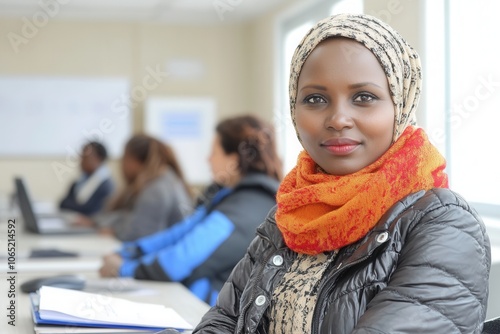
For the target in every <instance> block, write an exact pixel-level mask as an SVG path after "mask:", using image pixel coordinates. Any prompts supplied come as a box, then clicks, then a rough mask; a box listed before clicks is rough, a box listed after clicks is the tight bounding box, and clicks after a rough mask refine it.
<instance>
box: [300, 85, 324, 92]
mask: <svg viewBox="0 0 500 334" xmlns="http://www.w3.org/2000/svg"><path fill="white" fill-rule="evenodd" d="M306 88H313V89H318V90H324V91H326V90H327V88H326V87H325V86H321V85H306V86H304V87H302V88H301V89H300V90H303V89H306Z"/></svg>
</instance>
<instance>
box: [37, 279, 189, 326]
mask: <svg viewBox="0 0 500 334" xmlns="http://www.w3.org/2000/svg"><path fill="white" fill-rule="evenodd" d="M31 301H32V306H33V320H34V322H35V324H36V325H37V327H36V328H35V330H36V332H37V334H49V333H54V334H56V333H60V330H63V329H65V330H66V332H64V333H67V330H68V327H71V333H154V332H156V331H159V330H162V329H165V328H174V329H177V330H180V331H182V330H187V329H192V326H191V325H190V324H189V323H188V322H186V321H185V320H184V319H183V318H182V317H181V316H180V315H179V314H178V313H177V312H175V311H174V310H173V309H171V308H167V307H165V306H163V305H157V304H146V303H137V302H132V301H129V300H125V299H120V298H114V297H110V296H106V295H101V294H94V293H88V292H82V291H76V290H69V289H62V288H54V287H49V286H43V287H42V288H40V290H39V291H38V293H36V294H32V295H31ZM39 325H51V326H50V328H51V329H50V330H49V329H48V328H49V327H44V326H39ZM54 325H56V326H54ZM58 330H59V332H58Z"/></svg>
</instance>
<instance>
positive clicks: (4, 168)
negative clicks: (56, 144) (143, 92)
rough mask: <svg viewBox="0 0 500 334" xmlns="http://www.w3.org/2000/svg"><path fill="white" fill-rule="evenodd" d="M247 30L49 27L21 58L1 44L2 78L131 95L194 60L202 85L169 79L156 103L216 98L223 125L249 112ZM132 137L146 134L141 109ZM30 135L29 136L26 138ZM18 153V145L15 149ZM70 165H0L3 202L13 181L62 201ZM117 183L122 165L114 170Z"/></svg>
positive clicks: (7, 23) (30, 161) (11, 24)
mask: <svg viewBox="0 0 500 334" xmlns="http://www.w3.org/2000/svg"><path fill="white" fill-rule="evenodd" d="M21 25H22V22H20V21H19V20H6V19H2V20H0V31H2V32H9V31H13V32H19V31H20V30H21ZM248 30H249V29H248V26H247V25H245V24H240V25H234V26H228V25H217V26H216V25H214V26H208V27H207V26H172V25H160V24H146V23H142V24H140V23H107V22H64V21H58V22H50V24H48V25H47V26H46V27H44V28H43V29H40V31H39V33H38V35H37V36H36V37H35V38H33V39H31V40H29V42H28V43H27V44H26V45H20V46H19V49H20V52H19V53H17V54H16V53H15V52H14V51H13V49H12V48H11V45H10V44H9V42H8V40H7V39H6V38H2V39H0V54H2V61H1V62H0V75H9V74H10V75H55V76H124V77H127V78H129V80H130V82H131V85H132V87H133V86H135V85H141V81H142V79H143V78H144V77H145V76H146V74H147V72H146V68H147V67H150V68H156V67H157V65H158V66H160V67H161V68H163V69H164V66H165V64H166V63H167V61H169V60H171V59H185V58H189V59H196V60H199V61H200V62H201V63H202V64H203V65H204V67H205V70H206V71H205V75H204V76H203V77H202V78H200V79H199V80H189V81H186V80H180V79H175V78H169V77H168V76H167V77H166V78H165V79H164V81H163V82H161V84H160V85H159V86H158V87H157V88H156V89H155V90H153V91H150V92H148V94H149V95H150V96H162V95H166V96H168V95H175V96H197V95H202V96H214V97H215V98H216V100H217V106H218V110H217V111H218V117H225V116H228V115H231V114H234V113H241V112H244V111H250V110H251V103H250V95H251V94H250V90H251V86H250V82H249V81H248V79H247V78H248V77H249V73H250V70H251V69H250V67H249V66H248V64H249V63H250V52H249V43H248ZM133 113H134V114H133V120H134V123H133V129H134V131H141V130H142V128H143V122H142V120H143V103H138V104H137V106H136V107H135V108H134V110H133ZM20 131H21V129H20ZM27 135H29V134H27ZM10 144H11V145H15V143H10ZM64 159H65V157H48V158H43V159H40V158H37V159H34V158H30V157H26V158H23V159H14V158H10V159H7V158H2V159H1V160H0V170H1V171H0V194H8V193H11V192H12V190H13V182H12V177H13V176H14V175H23V176H25V177H26V179H27V180H28V182H29V185H30V190H31V191H32V193H33V196H34V197H35V198H37V199H40V200H48V201H54V200H57V199H58V198H60V197H61V196H62V195H63V192H64V191H65V190H66V188H67V185H68V183H69V182H70V181H71V180H72V179H74V178H75V177H76V175H77V174H78V168H74V169H73V170H72V172H70V173H66V174H64V177H63V180H62V182H61V181H59V180H58V178H57V175H56V174H55V173H54V171H53V170H52V166H51V164H52V163H53V162H54V161H57V162H61V163H64V162H65V160H64ZM111 166H112V169H113V171H114V174H115V176H117V177H119V173H118V162H117V161H113V162H111Z"/></svg>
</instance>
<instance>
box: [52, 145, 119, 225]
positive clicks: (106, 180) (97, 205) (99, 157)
mask: <svg viewBox="0 0 500 334" xmlns="http://www.w3.org/2000/svg"><path fill="white" fill-rule="evenodd" d="M107 158H108V153H107V151H106V148H105V147H104V145H102V144H101V143H99V142H95V141H92V142H89V143H87V144H85V145H84V146H83V148H82V154H81V160H80V168H81V170H82V175H81V176H80V178H79V179H78V180H77V181H75V182H73V183H72V184H71V187H70V188H69V191H68V193H67V194H66V196H65V197H64V198H63V199H62V200H61V202H60V203H59V207H60V208H61V209H63V210H70V211H75V212H78V213H81V214H84V215H93V214H95V213H97V212H99V211H101V210H102V208H103V207H104V205H105V202H106V200H107V199H108V197H109V196H110V195H111V193H112V192H113V188H114V187H113V180H112V179H111V173H110V171H109V169H108V167H107V166H106V160H107Z"/></svg>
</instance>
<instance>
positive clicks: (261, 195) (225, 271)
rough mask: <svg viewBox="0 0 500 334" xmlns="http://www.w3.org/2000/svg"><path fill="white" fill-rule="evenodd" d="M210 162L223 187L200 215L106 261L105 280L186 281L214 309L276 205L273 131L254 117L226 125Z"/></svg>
mask: <svg viewBox="0 0 500 334" xmlns="http://www.w3.org/2000/svg"><path fill="white" fill-rule="evenodd" d="M209 161H210V165H211V170H212V175H213V179H214V181H215V183H216V184H218V185H220V186H219V187H218V188H217V187H213V186H212V187H209V188H208V191H206V192H205V193H204V194H203V196H201V200H200V201H199V202H198V203H200V204H199V205H198V206H197V208H196V210H195V212H194V213H193V214H192V215H191V216H189V217H187V218H186V219H184V220H183V221H181V222H179V223H178V224H176V225H175V226H173V227H172V228H170V229H167V230H165V231H162V232H159V233H157V234H154V235H152V236H149V237H145V238H142V239H139V240H138V241H136V242H134V243H125V244H124V245H123V247H122V249H121V250H120V251H119V253H118V254H111V255H108V256H106V257H105V258H104V264H103V266H102V267H101V269H100V274H101V276H104V277H113V276H124V277H135V278H138V279H149V280H159V281H176V282H181V283H183V284H184V285H185V286H187V287H188V288H189V289H190V290H191V291H192V292H193V293H194V294H195V295H197V296H198V297H199V298H200V299H202V300H205V301H206V302H208V303H210V304H212V305H213V304H214V302H215V299H216V297H217V294H218V292H219V290H220V289H221V288H222V285H223V284H224V282H225V281H226V279H227V278H228V276H229V273H230V272H231V270H232V268H233V266H234V265H235V264H236V263H237V262H238V260H239V258H241V257H242V256H243V255H244V254H245V251H246V249H247V247H248V245H249V243H250V241H251V240H252V239H253V238H254V236H255V229H256V228H257V226H258V225H259V224H260V223H261V222H262V220H263V219H264V217H265V216H266V214H267V213H268V212H269V210H270V209H271V208H272V207H273V206H274V205H275V204H276V200H275V195H276V191H277V189H278V185H279V180H280V179H281V162H280V160H279V159H278V156H277V153H276V148H275V142H274V134H273V132H272V129H271V127H270V126H269V125H267V124H266V123H264V122H262V121H260V120H259V119H257V118H255V117H253V116H241V117H236V118H231V119H227V120H225V121H222V122H221V123H219V125H218V126H217V128H216V136H215V139H214V142H213V146H212V153H211V155H210V158H209Z"/></svg>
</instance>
